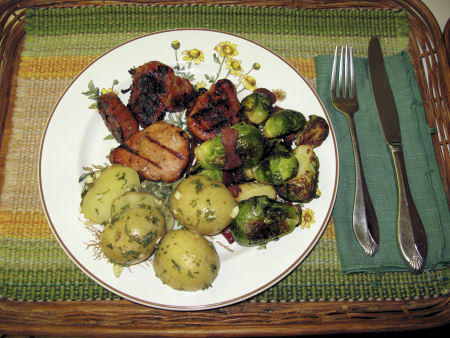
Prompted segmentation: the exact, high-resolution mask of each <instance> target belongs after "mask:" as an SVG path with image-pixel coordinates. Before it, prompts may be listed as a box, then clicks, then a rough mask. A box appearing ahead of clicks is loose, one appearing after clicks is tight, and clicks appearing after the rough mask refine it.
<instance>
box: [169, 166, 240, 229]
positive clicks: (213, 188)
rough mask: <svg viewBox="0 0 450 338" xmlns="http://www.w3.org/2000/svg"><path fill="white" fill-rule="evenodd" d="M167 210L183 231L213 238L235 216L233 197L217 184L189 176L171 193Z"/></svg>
mask: <svg viewBox="0 0 450 338" xmlns="http://www.w3.org/2000/svg"><path fill="white" fill-rule="evenodd" d="M169 208H170V211H171V212H172V214H173V215H174V216H175V218H176V219H177V220H178V221H180V223H181V224H183V225H184V226H185V227H186V228H188V229H190V230H193V231H196V232H198V233H200V234H203V235H215V234H218V233H219V232H221V231H222V230H223V229H224V228H225V227H226V226H227V225H228V224H230V223H231V221H232V219H233V218H232V217H233V216H234V217H236V215H237V210H234V209H235V208H237V206H236V204H235V201H234V198H233V195H231V193H230V191H229V190H228V189H227V188H226V187H225V185H223V184H222V183H221V182H218V181H216V180H214V179H212V178H210V177H206V176H201V175H192V176H189V177H188V178H186V179H185V180H184V181H183V182H181V183H180V184H179V185H178V186H177V187H176V189H174V191H173V192H172V194H171V196H170V200H169Z"/></svg>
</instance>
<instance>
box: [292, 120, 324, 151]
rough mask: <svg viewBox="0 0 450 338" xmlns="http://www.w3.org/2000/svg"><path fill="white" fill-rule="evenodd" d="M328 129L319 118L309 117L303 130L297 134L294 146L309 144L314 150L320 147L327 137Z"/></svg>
mask: <svg viewBox="0 0 450 338" xmlns="http://www.w3.org/2000/svg"><path fill="white" fill-rule="evenodd" d="M329 132H330V127H329V126H328V123H327V121H325V119H323V118H322V117H320V116H316V115H311V116H310V117H309V120H308V122H307V123H306V126H305V128H304V129H303V130H301V131H299V132H298V133H297V138H296V140H295V144H296V145H298V146H299V145H301V144H310V145H312V146H313V147H314V148H316V147H318V146H320V145H321V144H322V142H323V141H325V139H326V138H327V136H328V133H329Z"/></svg>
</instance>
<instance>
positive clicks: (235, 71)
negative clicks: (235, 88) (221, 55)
mask: <svg viewBox="0 0 450 338" xmlns="http://www.w3.org/2000/svg"><path fill="white" fill-rule="evenodd" d="M227 69H229V70H230V73H231V74H232V75H234V76H239V75H241V73H242V71H243V69H242V67H241V61H238V60H236V59H228V60H227Z"/></svg>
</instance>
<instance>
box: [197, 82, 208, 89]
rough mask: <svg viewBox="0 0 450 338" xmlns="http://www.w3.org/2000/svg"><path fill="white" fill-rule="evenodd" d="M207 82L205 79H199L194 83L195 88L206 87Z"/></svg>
mask: <svg viewBox="0 0 450 338" xmlns="http://www.w3.org/2000/svg"><path fill="white" fill-rule="evenodd" d="M206 86H207V84H206V82H205V81H200V82H196V83H195V89H197V90H199V89H200V88H206Z"/></svg>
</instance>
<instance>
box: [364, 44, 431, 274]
mask: <svg viewBox="0 0 450 338" xmlns="http://www.w3.org/2000/svg"><path fill="white" fill-rule="evenodd" d="M369 69H370V77H371V80H372V87H373V94H374V96H375V103H376V106H377V110H378V116H379V118H380V122H381V127H382V128H383V132H384V137H385V139H386V143H387V145H388V146H389V149H390V151H391V154H392V158H393V162H394V167H395V174H396V178H397V186H398V198H399V205H398V220H397V239H398V244H399V246H400V250H401V252H402V255H403V257H404V258H405V260H406V262H407V263H408V265H409V267H410V269H411V270H412V271H413V272H414V273H419V272H421V271H422V269H423V266H424V264H425V259H426V257H427V239H426V235H425V230H424V228H423V224H422V221H421V220H420V217H419V213H418V212H417V209H416V206H415V204H414V201H413V199H412V196H411V191H410V189H409V185H408V180H407V175H406V169H405V162H404V159H403V151H402V143H401V141H402V140H401V136H400V123H399V119H398V113H397V109H396V106H395V101H394V95H393V94H392V90H391V86H390V84H389V79H388V76H387V72H386V68H385V66H384V60H383V54H382V52H381V48H380V42H379V41H378V38H377V37H373V38H371V39H370V42H369Z"/></svg>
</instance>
